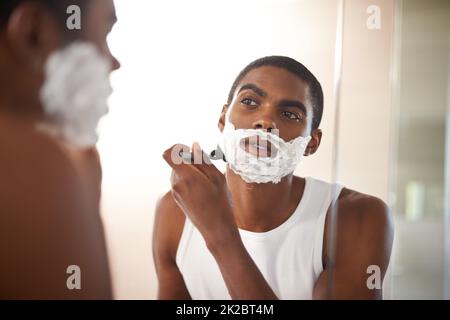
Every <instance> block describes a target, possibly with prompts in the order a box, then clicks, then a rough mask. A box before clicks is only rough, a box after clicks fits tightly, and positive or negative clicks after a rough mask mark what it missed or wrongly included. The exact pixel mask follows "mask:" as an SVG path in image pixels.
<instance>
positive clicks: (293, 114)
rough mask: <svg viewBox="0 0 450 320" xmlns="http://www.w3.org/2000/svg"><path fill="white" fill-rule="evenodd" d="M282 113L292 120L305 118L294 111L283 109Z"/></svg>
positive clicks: (298, 120) (299, 120)
mask: <svg viewBox="0 0 450 320" xmlns="http://www.w3.org/2000/svg"><path fill="white" fill-rule="evenodd" d="M282 114H283V116H285V117H286V118H288V119H290V120H295V121H297V122H301V121H302V120H303V117H302V116H299V115H297V114H295V113H293V112H289V111H283V112H282Z"/></svg>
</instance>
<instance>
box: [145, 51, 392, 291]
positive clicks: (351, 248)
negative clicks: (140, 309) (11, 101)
mask: <svg viewBox="0 0 450 320" xmlns="http://www.w3.org/2000/svg"><path fill="white" fill-rule="evenodd" d="M322 111H323V93H322V89H321V86H320V84H319V82H318V81H317V79H316V78H315V76H314V75H313V74H312V73H311V72H310V71H309V70H308V69H307V68H306V67H304V66H303V65H302V64H300V63H299V62H297V61H295V60H293V59H291V58H288V57H280V56H273V57H266V58H262V59H259V60H257V61H254V62H253V63H251V64H250V65H249V66H247V67H246V68H245V69H244V70H243V71H242V72H241V73H240V75H239V76H238V77H237V79H236V81H235V83H234V84H233V86H232V89H231V91H230V94H229V99H228V102H227V104H226V105H225V106H224V107H223V110H222V113H221V115H220V118H219V123H218V126H219V129H220V131H222V132H223V133H224V139H225V146H226V145H227V144H229V143H228V142H229V140H230V139H234V138H233V137H236V136H237V137H239V136H243V137H247V138H248V135H246V134H247V131H246V130H249V129H250V130H252V129H253V130H255V131H250V132H254V133H253V134H254V135H257V136H263V137H264V135H262V134H259V133H258V132H260V131H264V132H270V131H273V130H274V129H277V130H278V131H279V135H280V137H281V138H282V139H283V140H284V141H285V142H284V143H285V144H286V146H285V148H286V149H287V150H288V153H286V154H295V153H296V152H298V151H299V150H300V152H301V153H302V154H301V156H303V155H304V156H312V155H313V154H314V153H315V152H316V151H317V149H318V148H319V145H320V141H321V138H322V131H321V130H320V129H319V125H320V121H321V117H322ZM233 126H234V128H232V127H233ZM230 127H231V129H230ZM234 129H238V130H234ZM247 138H244V139H242V140H241V141H240V142H239V148H241V149H243V150H245V152H247V153H248V154H250V155H251V154H253V158H254V159H255V157H256V158H258V156H259V157H260V158H258V159H261V158H264V157H268V156H271V155H270V152H269V154H266V153H264V151H263V150H261V149H262V148H261V145H262V144H260V143H259V142H258V140H256V141H257V143H250V142H249V141H250V140H248V139H247ZM297 140H301V142H302V141H307V144H304V145H303V147H304V149H297V150H292V144H290V143H289V142H292V143H295V141H297ZM233 143H234V142H233ZM233 143H231V145H233ZM300 146H302V144H301V143H299V148H302V147H300ZM181 147H184V148H188V147H187V146H180V145H175V146H174V147H172V148H170V149H168V150H167V151H166V152H165V153H164V155H163V157H164V159H165V160H166V161H167V162H168V164H169V165H170V166H171V167H172V168H173V173H172V177H171V183H172V189H171V190H170V191H169V192H168V193H167V194H165V195H164V197H162V199H161V200H160V201H159V203H158V206H157V208H156V220H155V227H154V242H153V253H154V258H155V265H156V270H157V274H158V279H159V293H158V296H159V298H160V299H191V298H192V299H229V298H232V299H277V298H279V299H311V298H314V299H379V298H381V297H382V289H381V287H375V288H374V287H373V286H368V285H367V283H368V281H367V280H368V277H369V276H370V274H368V273H367V270H372V269H371V268H372V267H371V266H376V267H379V269H378V270H379V271H380V274H379V277H380V280H381V281H382V279H383V277H384V275H385V272H386V269H387V266H388V263H389V258H390V253H391V247H392V240H393V227H392V217H391V215H390V213H389V211H388V209H387V207H386V205H385V204H384V203H383V201H381V200H380V199H377V198H375V197H373V196H370V195H366V194H362V193H359V192H357V191H354V190H350V189H347V188H343V187H342V186H341V185H338V184H330V183H327V182H324V181H321V180H318V179H314V178H311V177H306V178H302V177H297V176H295V175H294V174H293V171H294V168H295V166H293V167H292V168H291V171H290V172H289V173H288V174H285V175H284V176H282V178H281V180H280V181H278V180H279V177H278V176H277V173H278V171H277V170H275V172H272V173H271V169H273V168H266V169H267V170H266V171H267V173H268V177H269V178H267V179H266V180H267V181H264V182H262V181H263V180H261V176H259V177H258V176H257V175H255V172H257V171H258V170H259V168H261V167H264V164H263V162H258V161H259V160H258V161H256V160H255V161H256V163H257V167H255V166H254V165H252V163H241V164H239V165H233V164H230V161H229V160H230V157H229V156H230V155H231V156H232V155H233V154H232V153H230V152H227V150H224V153H225V156H226V158H228V159H227V160H228V161H229V163H228V165H227V169H226V173H225V174H222V173H221V172H220V171H219V170H217V169H216V168H215V167H214V166H213V165H211V164H210V163H207V162H204V163H202V164H197V163H195V162H194V163H188V162H185V161H184V162H183V163H182V164H177V163H179V161H178V160H179V159H177V153H176V152H175V153H174V152H172V151H173V150H175V149H177V150H178V149H180V148H181ZM192 152H193V153H194V155H197V156H200V157H201V152H202V150H201V149H200V146H199V145H198V144H194V145H193V146H192ZM261 152H263V153H262V154H261ZM289 152H290V153H289ZM292 157H295V156H292ZM299 159H300V158H299ZM233 160H235V159H233ZM266 160H267V159H266ZM288 160H289V159H288ZM231 163H233V162H231ZM287 163H288V164H289V161H288V162H287ZM255 170H256V171H255ZM272 175H273V176H272ZM263 178H264V179H265V178H266V176H264V177H263ZM272 180H273V181H272ZM332 203H335V204H336V206H337V217H336V221H337V225H336V230H337V241H336V243H335V249H336V255H335V263H333V264H331V263H330V258H331V256H330V255H331V251H332V248H330V247H329V240H330V238H329V235H330V232H329V230H330V228H331V218H330V217H331V214H330V211H331V205H332ZM330 275H332V278H331V279H330Z"/></svg>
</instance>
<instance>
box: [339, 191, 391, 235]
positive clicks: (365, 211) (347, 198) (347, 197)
mask: <svg viewBox="0 0 450 320" xmlns="http://www.w3.org/2000/svg"><path fill="white" fill-rule="evenodd" d="M337 205H338V217H339V222H340V224H341V225H342V226H343V227H350V228H354V227H357V228H361V227H362V228H378V229H380V228H381V229H386V230H388V229H391V228H392V224H393V223H392V220H393V219H392V213H391V210H390V209H389V207H388V206H387V205H386V203H385V202H384V201H383V200H381V199H380V198H378V197H375V196H372V195H368V194H364V193H361V192H358V191H355V190H351V189H347V188H343V190H342V192H341V194H340V196H339V199H338V201H337Z"/></svg>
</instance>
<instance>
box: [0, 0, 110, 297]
mask: <svg viewBox="0 0 450 320" xmlns="http://www.w3.org/2000/svg"><path fill="white" fill-rule="evenodd" d="M72 5H76V6H78V8H80V9H81V12H80V13H81V30H78V29H75V30H70V28H68V27H67V24H66V22H67V19H68V18H69V16H70V15H69V14H67V11H68V8H69V6H72ZM114 21H115V10H114V5H113V2H112V0H103V1H92V0H70V1H69V0H2V1H0V88H1V90H0V150H1V152H0V238H1V241H0V261H1V263H0V298H3V299H72V298H74V299H108V298H111V296H112V293H111V285H110V278H109V268H108V261H107V253H106V246H105V239H104V234H103V227H102V224H101V220H100V215H99V197H100V182H101V168H100V163H99V158H98V154H97V151H96V149H95V147H94V146H90V147H83V148H71V147H70V148H69V147H67V141H65V140H63V139H62V137H61V136H53V135H50V134H48V133H47V132H44V131H42V130H39V129H38V128H39V126H40V125H41V124H42V123H45V122H46V121H47V119H46V117H47V114H46V112H45V110H44V109H45V108H44V105H43V103H42V99H41V98H42V97H41V93H42V91H41V89H42V87H43V86H44V83H45V82H46V79H47V77H48V74H47V73H46V61H47V60H48V59H49V57H50V56H52V55H53V54H54V53H55V52H57V51H58V50H61V49H64V48H65V47H66V46H69V45H71V44H73V43H74V41H82V42H84V43H87V44H90V45H91V46H92V47H93V48H96V49H97V52H98V56H99V57H100V56H102V57H103V59H104V60H105V61H108V64H109V65H110V70H109V71H108V70H105V74H106V75H108V72H111V71H113V70H115V69H117V68H118V67H119V63H118V62H117V60H116V59H115V58H114V57H113V56H112V55H111V53H110V52H109V49H108V46H107V43H106V37H107V35H108V33H109V31H110V30H111V28H112V26H113V24H114ZM83 48H85V47H83ZM89 52H90V51H89ZM66 62H67V63H69V61H63V63H64V65H66ZM77 63H78V65H77V67H78V69H83V68H84V67H85V65H84V64H83V61H78V62H77ZM105 65H106V63H105ZM56 69H57V70H53V71H56V72H58V71H60V70H59V69H60V68H56ZM70 76H71V77H72V78H76V74H75V73H71V74H70ZM90 76H91V75H89V74H88V75H87V77H88V78H89V77H90ZM56 82H57V83H58V80H57V81H56ZM59 82H61V80H59ZM59 84H61V87H60V88H59V89H61V90H59V89H58V90H57V92H58V93H62V90H64V89H65V88H64V85H65V83H59ZM72 94H76V91H74V92H72ZM79 97H80V96H79ZM66 102H67V105H68V106H69V99H68V100H66ZM70 106H71V105H70ZM63 107H64V106H63ZM69 111H70V110H69ZM70 266H76V267H70ZM77 267H79V269H77ZM71 275H75V276H76V277H79V278H78V280H77V279H76V278H73V279H70V276H71Z"/></svg>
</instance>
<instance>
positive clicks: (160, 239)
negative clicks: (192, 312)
mask: <svg viewBox="0 0 450 320" xmlns="http://www.w3.org/2000/svg"><path fill="white" fill-rule="evenodd" d="M184 220H185V216H184V213H183V212H182V211H181V210H180V209H179V208H178V206H177V204H176V203H175V202H174V200H173V198H172V195H171V193H170V192H168V193H166V194H165V195H164V196H163V197H162V198H161V199H160V200H159V201H158V204H157V206H156V211H155V224H154V227H153V258H154V260H155V267H156V273H157V276H158V285H159V286H158V299H162V300H190V299H191V297H190V295H189V292H188V290H187V288H186V285H185V283H184V279H183V276H182V275H181V273H180V270H179V269H178V266H177V264H176V262H175V259H176V253H177V249H178V243H179V242H180V238H181V234H182V232H183V226H184Z"/></svg>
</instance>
